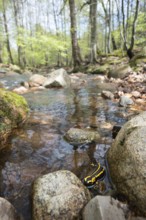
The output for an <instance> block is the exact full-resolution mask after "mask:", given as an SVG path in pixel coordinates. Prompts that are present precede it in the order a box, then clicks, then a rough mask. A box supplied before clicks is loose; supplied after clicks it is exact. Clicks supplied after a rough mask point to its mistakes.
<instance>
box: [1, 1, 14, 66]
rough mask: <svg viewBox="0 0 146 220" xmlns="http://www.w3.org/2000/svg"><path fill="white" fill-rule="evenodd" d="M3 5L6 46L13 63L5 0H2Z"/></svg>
mask: <svg viewBox="0 0 146 220" xmlns="http://www.w3.org/2000/svg"><path fill="white" fill-rule="evenodd" d="M2 6H3V20H4V28H5V33H6V46H7V51H8V56H9V60H10V62H11V63H12V64H13V63H14V62H13V57H12V53H11V47H10V38H9V31H8V22H7V16H6V5H5V0H2Z"/></svg>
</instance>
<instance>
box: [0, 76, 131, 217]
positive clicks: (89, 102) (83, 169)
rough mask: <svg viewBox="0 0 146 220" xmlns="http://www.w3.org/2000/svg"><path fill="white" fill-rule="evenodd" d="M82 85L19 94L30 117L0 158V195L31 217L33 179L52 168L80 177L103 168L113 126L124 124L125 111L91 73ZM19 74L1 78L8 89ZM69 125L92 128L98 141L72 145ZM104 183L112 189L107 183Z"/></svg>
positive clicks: (13, 85) (126, 116) (126, 111)
mask: <svg viewBox="0 0 146 220" xmlns="http://www.w3.org/2000/svg"><path fill="white" fill-rule="evenodd" d="M84 77H85V78H84V80H86V82H87V83H86V86H84V85H82V86H80V87H78V88H74V89H71V88H69V89H54V88H52V89H45V90H42V91H32V92H29V93H27V94H24V95H23V96H24V97H25V98H26V100H27V101H28V104H29V106H30V115H29V118H28V120H27V122H26V123H25V125H23V127H22V128H19V129H17V130H16V131H15V132H14V134H13V135H12V136H11V138H10V140H9V143H8V146H7V148H6V149H4V150H3V151H2V152H1V156H0V193H1V197H5V198H6V199H8V200H9V201H10V202H11V203H12V204H13V205H14V206H15V207H16V209H17V210H18V212H19V213H21V214H22V215H23V217H24V219H25V220H31V192H32V184H33V181H34V180H35V179H36V178H37V177H39V176H41V175H43V174H47V173H50V172H53V171H56V170H61V169H67V170H70V171H72V172H73V173H75V174H76V175H77V176H78V177H79V178H80V179H81V180H82V179H83V178H84V176H85V175H86V174H87V170H88V167H89V165H90V163H92V162H93V161H95V160H96V161H99V162H100V163H101V164H102V165H103V166H105V154H106V151H107V150H108V148H109V147H110V145H111V143H112V127H113V126H114V125H121V126H122V125H123V124H124V123H125V122H126V120H127V118H128V115H129V111H130V110H129V109H125V108H121V107H119V106H118V102H116V101H111V100H107V99H103V98H102V97H101V88H98V86H97V83H96V82H95V80H94V76H84ZM26 79H27V77H23V76H22V78H21V76H20V77H19V80H17V77H16V78H15V77H13V78H11V77H10V76H9V77H2V78H1V81H2V82H3V83H4V84H5V86H6V87H7V88H8V89H11V88H13V87H15V86H16V85H17V84H19V83H20V81H23V80H26ZM71 127H79V128H86V127H91V128H93V129H94V130H97V131H98V132H99V133H100V134H101V140H100V141H99V142H98V143H91V144H88V145H84V146H79V147H78V148H75V147H74V146H73V145H71V144H69V143H67V142H66V141H65V139H64V134H65V133H66V132H67V131H68V129H69V128H71ZM106 184H107V185H108V187H109V188H110V183H109V182H108V178H107V182H106Z"/></svg>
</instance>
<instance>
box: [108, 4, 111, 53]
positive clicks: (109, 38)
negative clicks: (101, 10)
mask: <svg viewBox="0 0 146 220" xmlns="http://www.w3.org/2000/svg"><path fill="white" fill-rule="evenodd" d="M108 5H109V8H108V18H107V23H108V37H107V38H108V41H107V49H108V53H110V52H111V0H108Z"/></svg>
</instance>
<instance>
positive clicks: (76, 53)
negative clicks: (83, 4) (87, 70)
mask: <svg viewBox="0 0 146 220" xmlns="http://www.w3.org/2000/svg"><path fill="white" fill-rule="evenodd" d="M69 8H70V21H71V39H72V57H73V63H74V68H76V67H79V66H80V65H81V62H82V60H81V55H80V50H79V46H78V40H77V25H76V10H75V0H69Z"/></svg>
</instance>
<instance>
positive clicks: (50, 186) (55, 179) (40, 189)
mask: <svg viewBox="0 0 146 220" xmlns="http://www.w3.org/2000/svg"><path fill="white" fill-rule="evenodd" d="M90 199H91V197H90V193H89V191H88V189H87V188H86V187H85V186H84V185H83V184H82V182H81V181H80V180H79V179H78V178H77V177H76V176H75V175H74V174H73V173H71V172H70V171H66V170H61V171H57V172H53V173H50V174H47V175H44V176H42V177H40V178H38V179H37V180H36V181H35V182H34V186H33V219H34V220H40V219H47V220H55V219H60V220H61V219H62V220H64V219H70V220H73V219H77V220H78V219H80V218H81V216H80V215H81V210H82V209H83V207H84V206H85V205H86V204H87V202H88V201H89V200H90Z"/></svg>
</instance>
